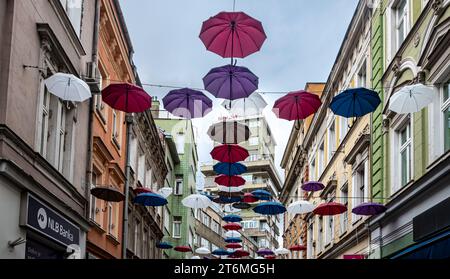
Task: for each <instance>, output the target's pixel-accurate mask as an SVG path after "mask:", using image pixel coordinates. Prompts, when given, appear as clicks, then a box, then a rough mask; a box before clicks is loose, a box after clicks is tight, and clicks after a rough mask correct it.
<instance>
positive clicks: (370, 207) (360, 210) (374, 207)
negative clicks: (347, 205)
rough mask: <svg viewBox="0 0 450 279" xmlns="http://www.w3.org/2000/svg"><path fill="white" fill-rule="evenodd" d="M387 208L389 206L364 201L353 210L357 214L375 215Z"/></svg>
mask: <svg viewBox="0 0 450 279" xmlns="http://www.w3.org/2000/svg"><path fill="white" fill-rule="evenodd" d="M386 210H387V207H386V206H384V205H382V204H379V203H374V202H367V203H362V204H360V205H358V206H356V207H355V208H353V209H352V212H353V213H354V214H356V215H364V216H373V215H378V214H381V213H383V212H385V211H386Z"/></svg>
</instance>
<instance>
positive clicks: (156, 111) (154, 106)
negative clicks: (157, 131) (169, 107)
mask: <svg viewBox="0 0 450 279" xmlns="http://www.w3.org/2000/svg"><path fill="white" fill-rule="evenodd" d="M160 105H161V104H160V102H159V100H158V97H156V96H153V97H152V116H153V118H154V119H158V118H159V108H160Z"/></svg>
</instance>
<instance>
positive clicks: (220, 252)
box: [211, 249, 231, 256]
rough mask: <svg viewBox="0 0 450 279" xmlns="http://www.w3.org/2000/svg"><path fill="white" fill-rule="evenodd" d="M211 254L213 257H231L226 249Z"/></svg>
mask: <svg viewBox="0 0 450 279" xmlns="http://www.w3.org/2000/svg"><path fill="white" fill-rule="evenodd" d="M211 254H213V255H215V256H228V255H230V254H231V253H230V252H228V251H227V250H225V249H216V250H214V251H212V253H211Z"/></svg>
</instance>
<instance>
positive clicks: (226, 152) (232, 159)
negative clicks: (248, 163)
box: [211, 144, 250, 163]
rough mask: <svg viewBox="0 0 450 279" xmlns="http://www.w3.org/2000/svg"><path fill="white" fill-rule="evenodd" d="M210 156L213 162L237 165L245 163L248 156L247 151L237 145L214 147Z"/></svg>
mask: <svg viewBox="0 0 450 279" xmlns="http://www.w3.org/2000/svg"><path fill="white" fill-rule="evenodd" d="M211 156H212V158H213V159H214V160H217V161H219V162H222V163H237V162H240V161H245V159H247V158H248V156H250V154H249V153H248V151H247V149H245V148H243V147H241V146H239V145H232V144H225V145H219V146H216V147H215V148H214V149H213V151H211Z"/></svg>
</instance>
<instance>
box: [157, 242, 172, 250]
mask: <svg viewBox="0 0 450 279" xmlns="http://www.w3.org/2000/svg"><path fill="white" fill-rule="evenodd" d="M156 248H159V249H163V250H166V249H172V248H173V246H172V244H170V243H169V242H160V243H158V244H156Z"/></svg>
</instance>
